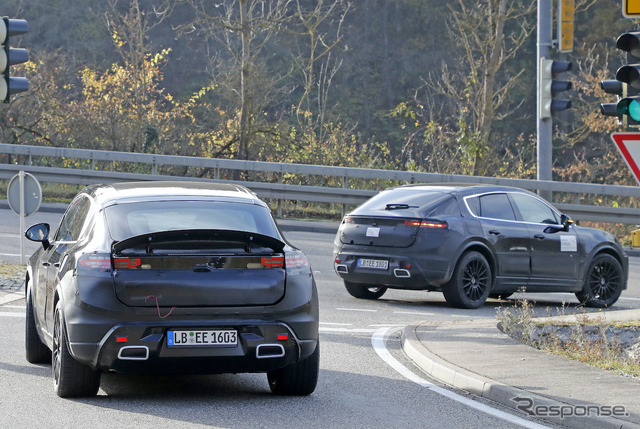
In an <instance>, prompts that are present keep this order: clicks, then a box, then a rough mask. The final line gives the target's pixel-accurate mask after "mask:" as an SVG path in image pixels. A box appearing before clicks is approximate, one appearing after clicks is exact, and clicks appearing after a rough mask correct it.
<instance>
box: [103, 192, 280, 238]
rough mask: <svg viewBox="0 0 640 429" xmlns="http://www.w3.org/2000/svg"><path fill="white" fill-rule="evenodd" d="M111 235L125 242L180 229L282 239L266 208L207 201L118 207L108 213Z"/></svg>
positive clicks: (113, 207)
mask: <svg viewBox="0 0 640 429" xmlns="http://www.w3.org/2000/svg"><path fill="white" fill-rule="evenodd" d="M105 215H106V219H107V224H108V226H109V232H110V233H111V237H112V238H113V239H114V240H118V241H119V240H123V239H125V238H128V237H133V236H136V235H142V234H148V233H150V232H159V231H173V230H180V229H227V230H235V231H248V232H257V233H260V234H264V235H268V236H271V237H278V235H277V232H276V227H275V223H274V222H273V220H272V218H271V215H270V213H269V211H268V209H266V208H265V207H262V206H259V205H255V204H244V203H227V202H206V201H155V202H138V203H127V204H118V205H114V206H111V207H107V208H106V209H105Z"/></svg>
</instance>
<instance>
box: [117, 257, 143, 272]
mask: <svg viewBox="0 0 640 429" xmlns="http://www.w3.org/2000/svg"><path fill="white" fill-rule="evenodd" d="M113 266H114V268H115V269H116V270H122V269H127V268H128V269H132V268H138V267H139V266H140V258H114V259H113Z"/></svg>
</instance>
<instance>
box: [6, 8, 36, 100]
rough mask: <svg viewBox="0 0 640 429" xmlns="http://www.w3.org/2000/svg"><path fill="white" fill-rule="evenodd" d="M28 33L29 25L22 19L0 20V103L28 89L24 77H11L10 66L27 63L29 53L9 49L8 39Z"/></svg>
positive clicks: (24, 50) (23, 50)
mask: <svg viewBox="0 0 640 429" xmlns="http://www.w3.org/2000/svg"><path fill="white" fill-rule="evenodd" d="M27 31H29V24H28V23H27V21H26V20H24V19H9V18H7V17H4V18H2V20H0V43H1V44H2V49H0V73H2V79H0V101H2V102H4V103H8V102H9V98H10V96H11V95H13V94H17V93H18V92H24V91H27V90H28V89H29V81H28V80H27V78H25V77H11V66H14V65H16V64H22V63H26V62H27V61H29V53H28V52H27V50H26V49H16V48H11V46H10V39H11V37H12V36H19V35H20V34H25V33H26V32H27Z"/></svg>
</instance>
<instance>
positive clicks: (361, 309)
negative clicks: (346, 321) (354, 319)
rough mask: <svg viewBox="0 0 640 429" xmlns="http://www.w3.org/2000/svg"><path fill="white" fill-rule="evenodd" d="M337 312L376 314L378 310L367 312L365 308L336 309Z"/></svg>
mask: <svg viewBox="0 0 640 429" xmlns="http://www.w3.org/2000/svg"><path fill="white" fill-rule="evenodd" d="M336 310H339V311H364V312H367V313H376V312H377V311H378V310H368V309H365V308H336Z"/></svg>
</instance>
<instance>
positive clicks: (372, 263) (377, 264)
mask: <svg viewBox="0 0 640 429" xmlns="http://www.w3.org/2000/svg"><path fill="white" fill-rule="evenodd" d="M358 267H360V268H375V269H378V270H386V269H387V268H389V261H385V260H382V259H358Z"/></svg>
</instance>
